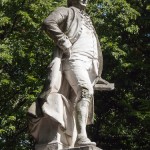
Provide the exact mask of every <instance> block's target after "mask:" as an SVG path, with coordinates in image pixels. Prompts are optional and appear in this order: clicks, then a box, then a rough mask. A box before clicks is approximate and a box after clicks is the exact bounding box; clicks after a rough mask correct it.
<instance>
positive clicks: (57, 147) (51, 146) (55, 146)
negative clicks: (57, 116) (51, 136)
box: [35, 142, 67, 150]
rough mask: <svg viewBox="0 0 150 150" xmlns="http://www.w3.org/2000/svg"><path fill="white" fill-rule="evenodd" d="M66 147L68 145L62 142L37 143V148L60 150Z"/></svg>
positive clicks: (38, 149)
mask: <svg viewBox="0 0 150 150" xmlns="http://www.w3.org/2000/svg"><path fill="white" fill-rule="evenodd" d="M64 148H67V147H66V146H65V145H63V144H62V143H60V142H53V143H48V144H37V145H35V150H60V149H64Z"/></svg>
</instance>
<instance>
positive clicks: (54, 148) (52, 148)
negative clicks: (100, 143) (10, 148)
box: [35, 142, 102, 150]
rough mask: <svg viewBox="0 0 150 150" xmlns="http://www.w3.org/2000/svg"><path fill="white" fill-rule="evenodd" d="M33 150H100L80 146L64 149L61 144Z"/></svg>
mask: <svg viewBox="0 0 150 150" xmlns="http://www.w3.org/2000/svg"><path fill="white" fill-rule="evenodd" d="M35 150H102V149H100V148H98V147H96V146H81V147H74V148H65V146H64V145H62V144H61V143H58V142H57V143H50V144H47V145H46V144H43V145H42V144H40V145H36V146H35Z"/></svg>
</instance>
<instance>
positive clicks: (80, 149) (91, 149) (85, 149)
mask: <svg viewBox="0 0 150 150" xmlns="http://www.w3.org/2000/svg"><path fill="white" fill-rule="evenodd" d="M62 150H102V149H100V148H98V147H96V146H81V147H74V148H67V149H62Z"/></svg>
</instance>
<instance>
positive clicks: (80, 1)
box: [68, 0, 88, 8]
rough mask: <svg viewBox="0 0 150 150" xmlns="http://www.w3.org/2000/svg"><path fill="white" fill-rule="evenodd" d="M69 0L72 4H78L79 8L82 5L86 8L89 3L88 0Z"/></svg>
mask: <svg viewBox="0 0 150 150" xmlns="http://www.w3.org/2000/svg"><path fill="white" fill-rule="evenodd" d="M68 1H69V3H70V4H71V5H72V6H78V7H79V8H80V7H82V8H85V7H86V5H87V3H88V0H68Z"/></svg>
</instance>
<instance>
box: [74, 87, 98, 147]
mask: <svg viewBox="0 0 150 150" xmlns="http://www.w3.org/2000/svg"><path fill="white" fill-rule="evenodd" d="M91 98H92V95H90V94H89V92H88V90H87V89H84V88H83V89H82V93H81V99H80V100H79V101H78V102H77V105H76V126H77V132H78V134H77V140H76V143H75V145H76V146H83V145H96V143H95V142H91V141H90V139H89V138H88V137H87V132H86V124H87V120H88V113H89V104H90V103H91Z"/></svg>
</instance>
